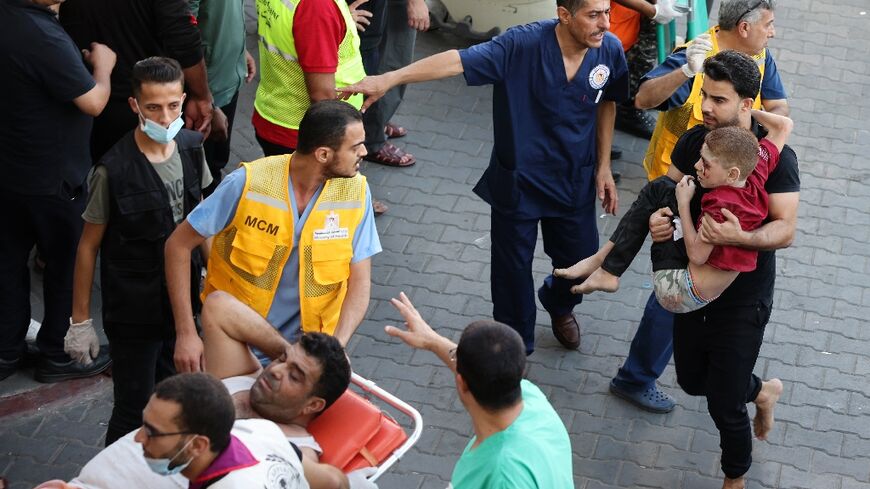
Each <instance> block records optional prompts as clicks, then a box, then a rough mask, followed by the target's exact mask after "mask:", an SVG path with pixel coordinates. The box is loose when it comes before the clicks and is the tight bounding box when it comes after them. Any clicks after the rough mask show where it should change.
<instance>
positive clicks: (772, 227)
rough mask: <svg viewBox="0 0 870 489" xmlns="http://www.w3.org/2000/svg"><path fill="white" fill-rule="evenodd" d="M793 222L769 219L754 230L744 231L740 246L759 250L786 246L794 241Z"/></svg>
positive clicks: (770, 249)
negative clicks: (769, 220)
mask: <svg viewBox="0 0 870 489" xmlns="http://www.w3.org/2000/svg"><path fill="white" fill-rule="evenodd" d="M794 232H795V226H794V224H791V223H788V222H787V221H785V220H782V219H779V220H776V221H771V222H768V223H767V224H765V225H764V226H761V227H760V228H758V229H756V230H754V231H748V232H745V233H744V236H743V238H742V240H741V243H740V247H741V248H748V249H751V250H759V251H772V250H778V249H782V248H788V247H789V246H791V243H792V241H794Z"/></svg>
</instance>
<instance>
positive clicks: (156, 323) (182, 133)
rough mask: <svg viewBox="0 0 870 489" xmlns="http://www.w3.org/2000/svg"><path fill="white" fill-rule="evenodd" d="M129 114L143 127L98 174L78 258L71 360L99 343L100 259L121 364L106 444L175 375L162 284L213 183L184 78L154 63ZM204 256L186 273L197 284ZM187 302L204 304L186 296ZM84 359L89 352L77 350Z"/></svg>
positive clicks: (109, 332)
mask: <svg viewBox="0 0 870 489" xmlns="http://www.w3.org/2000/svg"><path fill="white" fill-rule="evenodd" d="M132 73H133V76H132V82H131V84H132V91H133V96H132V97H130V98H129V99H128V101H127V103H128V109H127V110H129V111H130V112H131V113H133V114H135V115H136V116H137V117H138V119H139V124H138V125H137V126H136V129H134V130H132V131H130V132H128V133H127V134H126V135H125V136H124V137H123V138H121V140H120V141H118V143H117V144H115V145H114V146H112V148H111V149H109V151H107V152H106V154H105V155H103V157H102V158H101V159H100V162H99V163H98V164H97V165H96V166H94V169H93V171H92V172H91V175H90V179H89V181H88V186H89V187H90V195H89V196H88V200H87V207H86V208H85V211H84V213H83V214H82V219H84V221H85V224H84V230H83V231H82V238H81V241H79V247H78V252H77V253H76V270H75V282H74V287H73V310H72V314H71V318H70V324H71V326H70V330H69V332H68V333H67V338H66V339H67V346H68V348H67V349H68V350H69V351H71V352H72V351H75V350H76V346H77V345H79V344H80V343H81V342H82V341H83V340H84V339H86V338H88V337H89V336H90V337H92V338H95V337H96V336H95V335H94V334H93V320H92V319H91V314H90V311H91V287H92V286H93V283H94V269H95V267H96V262H97V254H98V253H99V255H100V284H101V285H102V286H101V288H100V291H101V293H102V316H103V318H102V319H103V329H104V330H105V331H106V336H107V337H108V338H109V345H110V347H111V356H112V360H113V364H114V368H113V375H112V376H113V379H114V383H113V384H114V406H113V408H112V417H111V419H110V420H109V430H108V432H107V433H106V444H107V445H108V444H110V443H112V442H113V441H115V440H117V439H118V438H120V437H122V436H124V435H125V434H127V433H129V432H130V431H131V430H133V429H135V428H136V427H137V426H139V425H140V424H141V423H142V418H141V414H142V408H143V407H145V404H146V403H147V402H148V397H149V396H150V395H151V391H152V390H153V389H154V385H155V384H156V383H157V382H160V381H161V380H163V379H165V378H166V377H168V376H170V375H173V374H174V373H175V369H174V368H173V364H172V354H173V350H174V344H175V328H174V325H173V322H172V321H173V320H172V310H171V308H170V306H169V296H168V293H167V291H166V284H165V281H164V280H163V273H162V272H163V246H162V245H163V242H164V241H165V240H166V236H168V235H169V234H170V233H172V230H173V229H175V227H176V225H177V224H178V223H180V222H181V221H183V220H184V218H185V217H186V216H187V214H189V213H190V211H191V210H193V208H194V207H196V205H197V204H199V202H200V201H201V200H202V198H201V190H202V189H203V188H206V187H207V186H208V185H209V184H210V183H211V174H210V173H209V171H208V167H207V166H206V162H205V157H204V156H203V149H202V134H200V133H198V132H196V131H189V130H187V129H182V127H181V126H182V125H183V122H182V120H181V107H182V105H183V104H184V100H185V98H186V94H185V93H184V73H183V71H182V69H181V66H180V65H179V64H178V62H177V61H175V60H174V59H170V58H162V57H152V58H147V59H143V60H141V61H139V62H138V63H136V64H135V65H133V69H132ZM201 264H202V260H201V258H200V257H199V252H198V251H197V253H196V258H195V259H194V260H193V261H192V266H189V267H188V268H187V270H186V273H187V274H188V276H190V277H191V280H195V281H196V282H194V283H195V284H199V278H200V276H201V272H200V270H201V267H202V265H201ZM187 301H188V303H195V304H196V305H195V308H196V309H199V301H198V298H197V296H196V295H195V294H188V296H187ZM78 349H79V350H80V349H81V348H78Z"/></svg>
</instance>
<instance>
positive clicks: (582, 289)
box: [571, 268, 619, 294]
mask: <svg viewBox="0 0 870 489" xmlns="http://www.w3.org/2000/svg"><path fill="white" fill-rule="evenodd" d="M617 289H619V277H617V276H616V275H611V274H610V273H609V272H606V271H605V270H604V269H603V268H596V269H595V271H594V272H592V274H591V275H589V277H588V278H587V279H586V280H584V281H583V283H582V284H580V285H575V286H573V287H571V293H572V294H588V293H590V292H595V291H596V290H601V291H604V292H616V290H617Z"/></svg>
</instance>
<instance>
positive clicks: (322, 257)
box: [166, 100, 381, 372]
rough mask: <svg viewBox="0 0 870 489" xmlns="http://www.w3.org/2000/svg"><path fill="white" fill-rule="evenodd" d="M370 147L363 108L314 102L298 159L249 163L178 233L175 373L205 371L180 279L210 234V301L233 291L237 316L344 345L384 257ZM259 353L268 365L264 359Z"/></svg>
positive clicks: (169, 246)
mask: <svg viewBox="0 0 870 489" xmlns="http://www.w3.org/2000/svg"><path fill="white" fill-rule="evenodd" d="M364 142H365V131H364V130H363V125H362V117H361V114H360V112H359V111H358V110H356V109H354V108H353V107H351V106H350V105H349V104H347V103H345V102H341V101H338V100H325V101H321V102H318V103H315V104H312V105H311V107H310V108H309V109H308V110H307V111H306V113H305V116H304V117H303V118H302V121H301V122H300V125H299V144H298V147H297V148H296V152H295V153H293V154H290V155H278V156H270V157H265V158H262V159H260V160H257V161H254V162H251V163H243V164H242V167H241V168H239V169H238V170H236V171H235V172H233V173H231V174H230V175H229V176H227V178H226V179H225V180H224V181H223V182H222V183H221V185H220V186H219V187H218V188H217V189H216V190H215V192H214V193H213V194H212V195H211V196H210V197H209V198H208V199H206V200H205V201H203V202H202V204H200V205H199V206H198V207H197V208H196V209H194V211H193V212H192V213H191V214H190V215H189V216H188V217H187V219H186V220H185V221H184V222H183V223H181V224H180V225H179V226H178V228H177V229H176V230H175V232H173V234H172V236H170V237H169V239H168V240H167V242H166V277H167V284H168V286H169V295H170V298H171V301H172V308H173V314H174V317H175V324H176V331H177V335H178V342H177V346H176V350H175V363H176V367H177V368H178V370H179V371H181V372H189V371H198V370H202V369H204V368H205V365H204V364H205V359H204V357H203V343H202V340H201V339H200V338H199V336H198V334H197V331H196V327H195V325H194V318H193V313H192V311H191V309H190V306H189V300H186V299H185V297H186V296H187V294H189V291H190V279H189V277H188V275H187V274H185V273H180V271H183V270H185V269H187V266H188V265H187V264H188V263H189V260H190V252H191V250H192V249H194V248H195V247H197V246H199V245H200V244H201V243H202V242H204V241H205V240H206V238H207V237H210V236H214V238H213V242H212V244H211V252H210V254H209V259H208V275H207V276H206V279H205V290H204V292H203V296H204V297H207V296H208V295H209V294H210V293H212V292H214V291H216V290H221V291H224V292H227V293H228V294H229V295H231V296H232V300H233V302H234V306H235V308H236V309H238V310H246V309H247V308H250V309H252V310H253V311H255V312H256V313H257V314H258V315H259V316H260V317H262V318H265V320H266V321H268V323H269V324H271V325H272V326H273V327H274V328H276V329H277V330H278V331H279V332H280V333H281V336H283V337H284V338H285V339H287V340H288V341H291V342H292V341H294V340H296V339H297V338H298V337H299V335H300V333H302V332H312V331H313V332H324V333H328V334H331V335H334V336H335V337H336V338H337V339H338V341H339V342H340V343H341V344H342V345H346V344H347V341H348V340H349V339H350V337H351V335H352V334H353V332H354V331H355V330H356V328H357V327H358V326H359V324H360V322H361V321H362V318H363V315H364V314H365V311H366V309H367V308H368V302H369V294H370V289H371V260H370V258H371V257H372V255H374V254H376V253H378V252H380V251H381V245H380V240H379V239H378V234H377V228H376V227H375V224H374V213H373V212H372V204H371V192H370V191H369V187H368V184H366V180H365V177H364V176H362V175H360V174H359V163H360V161H361V160H362V157H363V156H365V154H366V150H365V146H364ZM255 353H256V354H257V357H258V359H259V360H260V363H261V364H264V365H265V363H267V360H268V357H267V355H266V352H262V351H259V350H257V351H255ZM219 358H222V359H223V358H224V357H219ZM222 361H223V360H222Z"/></svg>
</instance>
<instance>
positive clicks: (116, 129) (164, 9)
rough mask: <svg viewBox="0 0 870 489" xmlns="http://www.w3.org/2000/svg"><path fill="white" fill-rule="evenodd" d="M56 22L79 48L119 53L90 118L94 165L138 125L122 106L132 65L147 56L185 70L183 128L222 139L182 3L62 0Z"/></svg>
mask: <svg viewBox="0 0 870 489" xmlns="http://www.w3.org/2000/svg"><path fill="white" fill-rule="evenodd" d="M60 22H61V24H62V25H63V28H64V29H66V31H67V32H68V33H69V35H70V37H72V39H73V41H74V42H75V43H76V44H77V45H78V46H79V47H84V46H87V45H88V44H90V43H91V42H93V41H99V42H103V43H105V44H106V45H108V46H109V47H110V48H112V49H113V50H114V51H115V52H117V53H118V66H117V67H116V68H115V70H114V72H113V73H112V94H111V96H110V97H109V103H108V104H107V105H106V110H105V111H103V113H102V114H101V115H100V117H97V118H96V119H95V120H94V130H93V133H92V136H91V156H92V158H93V162H94V164H96V163H97V162H98V161H100V158H102V156H103V155H104V154H105V153H106V151H108V150H109V148H111V147H112V146H114V145H115V143H116V142H118V140H119V139H121V137H122V136H124V135H125V134H127V133H128V132H130V131H132V130H133V129H135V128H136V125H137V124H138V123H139V120H138V118H137V117H136V115H135V114H133V113H132V112H131V111H130V108H129V105H128V103H127V99H129V98H130V97H131V96H132V95H133V92H132V87H131V82H130V79H131V75H132V70H133V65H135V64H136V62H137V61H139V60H141V59H145V58H149V57H151V56H165V57H167V58H172V59H174V60H176V61H178V62H179V63H180V64H181V67H182V68H183V70H184V80H185V92H186V93H187V100H186V103H185V106H184V120H185V127H187V128H188V129H193V130H196V131H199V132H201V133H203V135H205V136H208V135H209V132H210V131H214V132H215V133H216V134H215V136H216V137H218V138H226V129H227V128H226V120H224V119H218V120H215V121H212V116H213V114H214V107H213V103H214V99H213V97H212V94H211V91H210V90H209V88H208V76H207V74H206V67H205V60H204V58H203V51H202V50H203V45H202V42H201V40H200V34H199V29H198V28H197V26H196V23H197V20H196V17H194V16H193V15H192V14H191V10H190V6H189V5H188V4H187V1H186V0H65V1H64V3H63V6H62V7H61V9H60Z"/></svg>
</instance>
